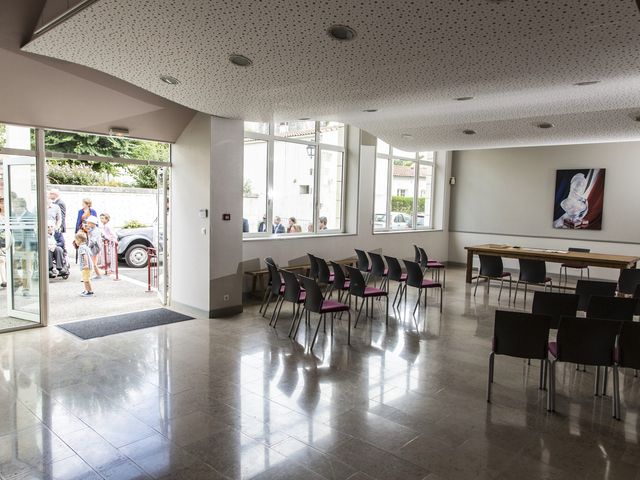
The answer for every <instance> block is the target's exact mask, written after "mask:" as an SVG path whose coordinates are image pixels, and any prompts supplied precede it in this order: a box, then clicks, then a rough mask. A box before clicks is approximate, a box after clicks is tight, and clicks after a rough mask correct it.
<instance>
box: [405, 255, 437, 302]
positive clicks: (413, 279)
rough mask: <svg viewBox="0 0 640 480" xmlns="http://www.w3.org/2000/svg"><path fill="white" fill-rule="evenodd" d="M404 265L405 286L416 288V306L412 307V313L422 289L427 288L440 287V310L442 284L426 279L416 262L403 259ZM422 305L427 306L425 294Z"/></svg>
mask: <svg viewBox="0 0 640 480" xmlns="http://www.w3.org/2000/svg"><path fill="white" fill-rule="evenodd" d="M404 265H405V267H406V269H407V286H409V287H414V288H417V289H418V300H416V306H415V307H413V315H415V314H416V310H417V308H418V305H419V304H420V297H421V296H422V290H425V289H428V288H439V289H440V312H442V284H440V283H439V282H436V281H433V280H427V279H425V278H424V275H423V274H422V268H420V265H418V264H417V263H416V262H412V261H410V260H404ZM424 307H425V308H427V294H426V292H425V294H424Z"/></svg>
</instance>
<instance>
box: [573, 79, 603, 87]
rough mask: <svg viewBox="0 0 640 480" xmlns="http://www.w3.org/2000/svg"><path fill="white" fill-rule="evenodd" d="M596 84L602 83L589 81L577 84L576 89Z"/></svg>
mask: <svg viewBox="0 0 640 480" xmlns="http://www.w3.org/2000/svg"><path fill="white" fill-rule="evenodd" d="M596 83H600V80H587V81H586V82H576V83H574V85H575V86H576V87H586V86H587V85H595V84H596Z"/></svg>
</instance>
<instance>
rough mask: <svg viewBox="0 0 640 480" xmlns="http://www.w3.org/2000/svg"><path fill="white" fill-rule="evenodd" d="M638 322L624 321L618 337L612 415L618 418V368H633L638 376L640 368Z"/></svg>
mask: <svg viewBox="0 0 640 480" xmlns="http://www.w3.org/2000/svg"><path fill="white" fill-rule="evenodd" d="M639 345H640V323H638V322H624V323H623V324H622V328H621V329H620V336H619V337H618V350H617V355H616V357H617V358H616V364H615V365H614V366H613V398H614V402H615V414H614V417H615V418H616V419H618V420H620V380H619V372H618V368H619V367H622V368H633V369H634V370H635V371H636V376H638V370H639V369H640V348H638V346H639Z"/></svg>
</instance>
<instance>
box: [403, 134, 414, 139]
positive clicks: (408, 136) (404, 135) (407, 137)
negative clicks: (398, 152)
mask: <svg viewBox="0 0 640 480" xmlns="http://www.w3.org/2000/svg"><path fill="white" fill-rule="evenodd" d="M402 138H404V139H405V140H411V139H412V138H413V135H411V134H410V133H403V134H402Z"/></svg>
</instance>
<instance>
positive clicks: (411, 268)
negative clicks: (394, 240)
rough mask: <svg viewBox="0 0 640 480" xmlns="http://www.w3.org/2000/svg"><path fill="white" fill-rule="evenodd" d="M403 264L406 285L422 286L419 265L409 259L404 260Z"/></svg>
mask: <svg viewBox="0 0 640 480" xmlns="http://www.w3.org/2000/svg"><path fill="white" fill-rule="evenodd" d="M404 265H405V267H406V269H407V285H409V286H410V287H416V288H421V287H422V278H423V275H422V269H421V268H420V265H418V264H417V263H416V262H412V261H411V260H404Z"/></svg>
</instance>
